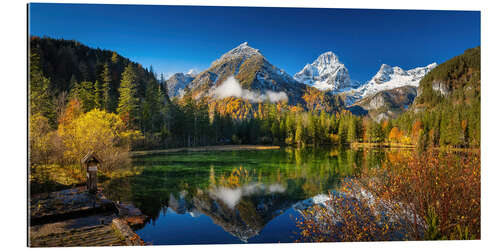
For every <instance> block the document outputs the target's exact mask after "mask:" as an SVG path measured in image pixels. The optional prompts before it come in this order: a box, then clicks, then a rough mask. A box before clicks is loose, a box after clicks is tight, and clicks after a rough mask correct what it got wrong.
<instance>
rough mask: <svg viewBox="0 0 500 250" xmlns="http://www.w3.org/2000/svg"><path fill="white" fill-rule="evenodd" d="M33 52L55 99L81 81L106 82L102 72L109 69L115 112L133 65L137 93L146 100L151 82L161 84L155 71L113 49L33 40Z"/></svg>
mask: <svg viewBox="0 0 500 250" xmlns="http://www.w3.org/2000/svg"><path fill="white" fill-rule="evenodd" d="M30 50H31V53H36V54H39V56H40V64H41V65H40V67H41V69H42V72H43V74H44V75H45V76H46V77H48V78H49V79H50V91H51V92H52V93H53V96H58V95H59V94H61V93H63V92H66V93H69V92H70V91H71V90H72V88H73V87H74V85H75V84H76V83H77V82H78V83H80V82H83V81H86V82H96V81H99V82H101V83H102V82H103V79H102V73H103V71H104V67H105V66H107V67H108V70H109V76H110V80H111V84H110V85H111V86H110V98H111V103H112V107H113V108H112V110H114V108H116V105H117V103H118V96H119V94H118V87H119V85H120V80H121V77H122V73H123V72H124V70H125V67H127V65H129V64H132V65H133V66H134V68H135V69H136V71H137V72H136V73H137V77H138V78H137V86H136V87H137V94H138V97H140V98H142V97H144V96H145V93H146V85H147V83H148V82H151V81H153V82H155V83H157V82H158V81H157V79H156V77H155V75H154V73H153V72H152V70H151V69H145V68H144V67H142V65H140V64H138V63H135V62H132V61H131V60H130V59H128V58H125V57H123V56H121V55H119V54H118V53H116V52H114V51H111V50H103V49H99V48H91V47H88V46H86V45H84V44H82V43H80V42H78V41H75V40H65V39H53V38H47V37H43V38H40V37H37V36H31V37H30Z"/></svg>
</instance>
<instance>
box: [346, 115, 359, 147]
mask: <svg viewBox="0 0 500 250" xmlns="http://www.w3.org/2000/svg"><path fill="white" fill-rule="evenodd" d="M357 139H358V129H357V124H356V119H355V118H354V117H351V118H350V119H349V121H348V126H347V141H349V143H353V142H356V141H357Z"/></svg>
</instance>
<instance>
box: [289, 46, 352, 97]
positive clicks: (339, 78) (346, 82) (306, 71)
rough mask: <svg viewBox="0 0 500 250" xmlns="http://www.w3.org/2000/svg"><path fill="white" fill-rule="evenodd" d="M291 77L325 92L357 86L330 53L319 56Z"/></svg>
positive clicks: (344, 68) (342, 65) (335, 57)
mask: <svg viewBox="0 0 500 250" xmlns="http://www.w3.org/2000/svg"><path fill="white" fill-rule="evenodd" d="M293 77H294V79H295V80H297V81H299V82H302V83H304V84H307V85H309V86H312V87H315V88H317V89H319V90H326V91H336V90H340V89H346V88H353V87H357V84H358V83H357V82H354V81H352V80H351V78H350V76H349V72H348V70H347V68H346V67H345V66H344V64H342V63H341V62H340V61H339V59H338V57H337V56H336V55H335V54H334V53H333V52H331V51H328V52H325V53H323V54H321V55H320V56H319V57H318V58H317V59H316V60H315V61H314V62H313V63H311V64H307V65H306V66H305V67H304V68H303V69H302V70H301V71H300V72H297V73H296V74H295V75H294V76H293Z"/></svg>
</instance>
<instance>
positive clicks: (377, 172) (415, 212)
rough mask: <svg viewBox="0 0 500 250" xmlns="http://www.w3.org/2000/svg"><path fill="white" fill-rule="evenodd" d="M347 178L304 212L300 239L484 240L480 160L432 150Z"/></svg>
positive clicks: (472, 156) (469, 156) (471, 154)
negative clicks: (328, 197) (481, 230)
mask: <svg viewBox="0 0 500 250" xmlns="http://www.w3.org/2000/svg"><path fill="white" fill-rule="evenodd" d="M393 159H396V161H393V162H389V161H386V162H385V164H383V165H382V166H381V167H380V168H377V169H365V170H364V171H363V172H362V174H360V176H358V177H357V178H354V179H346V180H344V181H343V183H342V188H340V190H339V191H338V192H335V193H332V194H330V200H329V201H327V202H326V203H325V204H324V205H323V206H318V205H317V206H314V207H311V208H309V209H308V210H306V211H304V212H303V216H302V217H301V218H300V219H299V221H298V224H297V225H298V227H299V228H300V230H301V232H300V236H301V238H300V240H301V241H313V242H317V241H373V240H444V239H452V240H459V239H480V216H481V211H480V193H481V185H480V179H481V178H480V158H479V154H476V153H451V152H437V151H428V152H425V153H422V154H413V155H411V156H410V157H402V158H393Z"/></svg>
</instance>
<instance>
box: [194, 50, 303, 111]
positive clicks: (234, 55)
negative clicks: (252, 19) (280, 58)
mask: <svg viewBox="0 0 500 250" xmlns="http://www.w3.org/2000/svg"><path fill="white" fill-rule="evenodd" d="M226 80H230V81H226ZM225 83H227V84H228V85H224V86H222V85H223V84H225ZM187 88H188V89H189V91H190V92H191V93H192V94H193V97H194V98H196V99H199V98H203V97H209V98H214V99H223V98H225V97H237V98H242V99H245V100H247V101H250V102H253V103H255V102H262V101H266V100H269V101H271V102H275V101H278V100H279V101H281V100H287V101H288V103H290V104H296V103H301V102H303V100H302V99H301V97H302V95H303V94H304V93H305V90H306V85H304V84H302V83H299V82H297V81H295V80H294V79H293V78H292V77H291V76H290V75H288V74H287V73H286V72H285V71H284V70H282V69H279V68H278V67H276V66H274V65H272V64H271V63H269V61H267V59H266V58H265V57H264V56H263V55H262V54H261V53H260V51H259V50H258V49H255V48H252V47H250V46H249V45H248V43H247V42H244V43H242V44H240V45H239V46H237V47H236V48H234V49H232V50H230V51H229V52H227V53H225V54H224V55H222V56H221V57H220V58H219V59H217V60H215V61H214V62H213V63H212V65H211V66H210V67H209V68H208V69H207V70H205V71H203V72H201V73H199V74H198V75H197V76H196V77H195V78H194V79H193V80H192V81H191V82H190V83H188V84H187Z"/></svg>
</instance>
